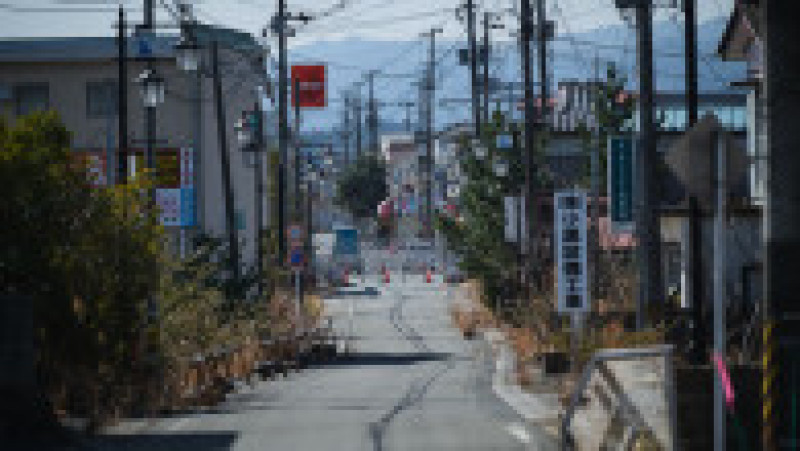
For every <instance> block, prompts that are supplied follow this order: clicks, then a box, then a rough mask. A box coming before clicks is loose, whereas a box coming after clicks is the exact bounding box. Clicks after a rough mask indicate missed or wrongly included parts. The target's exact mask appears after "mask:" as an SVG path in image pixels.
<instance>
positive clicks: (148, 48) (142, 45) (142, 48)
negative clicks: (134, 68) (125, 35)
mask: <svg viewBox="0 0 800 451" xmlns="http://www.w3.org/2000/svg"><path fill="white" fill-rule="evenodd" d="M136 41H137V44H138V47H139V48H138V50H139V56H151V55H152V54H153V47H152V45H151V44H150V40H149V38H148V36H146V35H143V36H139V39H137V40H136Z"/></svg>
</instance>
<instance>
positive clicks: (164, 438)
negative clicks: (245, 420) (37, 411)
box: [79, 432, 238, 451]
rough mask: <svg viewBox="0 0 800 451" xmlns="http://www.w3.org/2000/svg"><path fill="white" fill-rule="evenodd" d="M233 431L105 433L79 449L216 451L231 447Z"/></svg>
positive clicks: (233, 436) (234, 440)
mask: <svg viewBox="0 0 800 451" xmlns="http://www.w3.org/2000/svg"><path fill="white" fill-rule="evenodd" d="M237 436H238V434H237V433H234V432H186V433H171V434H135V435H105V436H101V437H97V438H95V439H93V440H91V444H89V446H86V447H82V448H79V449H81V450H112V451H114V450H125V451H129V450H137V451H138V450H148V451H161V450H164V451H166V450H175V451H182V450H186V451H212V450H214V451H217V450H220V451H221V450H227V449H231V448H232V447H233V444H234V442H236V438H237Z"/></svg>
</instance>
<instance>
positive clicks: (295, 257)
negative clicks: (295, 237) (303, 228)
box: [289, 248, 305, 269]
mask: <svg viewBox="0 0 800 451" xmlns="http://www.w3.org/2000/svg"><path fill="white" fill-rule="evenodd" d="M304 262H305V256H304V255H303V249H302V248H294V249H292V250H291V252H290V253H289V264H290V265H291V266H292V267H293V268H295V269H298V268H302V267H303V263H304Z"/></svg>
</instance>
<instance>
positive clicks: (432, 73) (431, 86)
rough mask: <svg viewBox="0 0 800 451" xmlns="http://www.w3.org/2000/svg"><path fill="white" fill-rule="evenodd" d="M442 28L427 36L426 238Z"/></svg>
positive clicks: (430, 230)
mask: <svg viewBox="0 0 800 451" xmlns="http://www.w3.org/2000/svg"><path fill="white" fill-rule="evenodd" d="M441 32H442V29H441V28H431V30H430V32H428V33H426V34H425V36H426V37H428V38H430V55H429V60H428V77H427V83H426V84H425V90H426V92H427V104H428V107H427V108H426V111H425V119H426V124H427V126H426V129H425V132H426V133H425V134H426V137H425V237H426V238H431V237H432V236H433V227H432V220H433V198H432V197H433V190H432V185H433V127H434V116H433V109H434V103H435V102H436V33H441Z"/></svg>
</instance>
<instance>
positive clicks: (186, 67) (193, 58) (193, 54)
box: [175, 36, 200, 72]
mask: <svg viewBox="0 0 800 451" xmlns="http://www.w3.org/2000/svg"><path fill="white" fill-rule="evenodd" d="M175 59H176V60H177V62H178V67H180V68H181V70H183V71H185V72H197V71H198V70H200V46H199V45H198V44H197V42H196V41H195V40H194V39H191V38H189V37H187V36H183V37H181V41H180V42H179V43H178V44H177V45H176V46H175Z"/></svg>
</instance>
